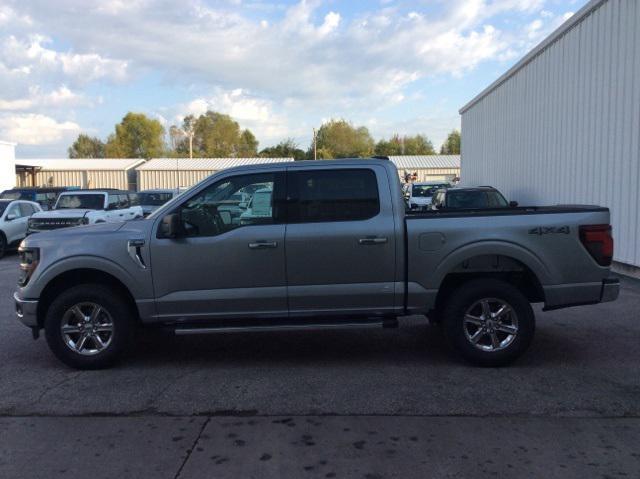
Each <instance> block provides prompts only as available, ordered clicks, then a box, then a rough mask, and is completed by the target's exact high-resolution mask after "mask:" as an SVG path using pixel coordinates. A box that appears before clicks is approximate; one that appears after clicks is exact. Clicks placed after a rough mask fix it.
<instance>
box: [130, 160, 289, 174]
mask: <svg viewBox="0 0 640 479" xmlns="http://www.w3.org/2000/svg"><path fill="white" fill-rule="evenodd" d="M285 161H293V158H152V159H150V160H149V161H147V162H146V163H145V164H144V165H141V166H140V167H138V168H137V169H138V171H145V170H155V171H161V170H170V171H175V170H176V168H177V169H180V170H196V171H197V170H200V171H218V170H224V169H227V168H233V167H234V166H246V165H263V164H268V163H282V162H285Z"/></svg>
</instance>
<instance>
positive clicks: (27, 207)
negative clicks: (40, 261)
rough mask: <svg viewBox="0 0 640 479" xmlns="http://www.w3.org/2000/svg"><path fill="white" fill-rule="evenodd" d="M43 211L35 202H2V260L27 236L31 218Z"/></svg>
mask: <svg viewBox="0 0 640 479" xmlns="http://www.w3.org/2000/svg"><path fill="white" fill-rule="evenodd" d="M39 211H42V208H41V207H40V205H39V204H38V203H36V202H35V201H24V200H0V258H2V257H3V256H4V253H5V251H6V250H7V248H9V247H12V246H16V245H18V244H19V243H20V241H22V240H23V239H24V238H25V236H27V221H28V219H29V217H30V216H31V215H32V214H34V213H37V212H39Z"/></svg>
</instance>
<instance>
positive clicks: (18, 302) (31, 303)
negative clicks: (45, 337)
mask: <svg viewBox="0 0 640 479" xmlns="http://www.w3.org/2000/svg"><path fill="white" fill-rule="evenodd" d="M13 300H14V302H15V308H16V316H17V317H18V319H19V320H20V321H21V322H22V324H24V325H25V326H28V327H29V328H37V327H38V300H32V299H22V298H20V296H19V295H18V293H13Z"/></svg>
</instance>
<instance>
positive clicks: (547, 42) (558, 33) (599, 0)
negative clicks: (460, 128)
mask: <svg viewBox="0 0 640 479" xmlns="http://www.w3.org/2000/svg"><path fill="white" fill-rule="evenodd" d="M607 1H608V0H591V1H590V2H589V3H587V4H586V5H585V6H584V7H582V8H581V9H580V10H578V11H577V12H576V13H575V14H574V15H572V16H571V18H569V19H568V20H567V21H566V22H564V23H563V24H562V25H560V26H559V27H558V28H557V29H556V30H555V31H554V32H553V33H552V34H551V35H549V36H548V37H547V38H545V39H544V40H543V41H542V42H540V43H539V44H538V45H537V46H536V47H535V48H534V49H533V50H531V51H530V52H529V53H527V54H526V55H525V56H524V57H523V58H522V59H521V60H520V61H519V62H518V63H516V64H515V65H513V66H512V67H511V68H510V69H509V70H507V72H506V73H504V74H503V75H502V76H500V77H499V78H498V79H497V80H496V81H494V82H493V83H492V84H491V85H489V86H488V87H487V88H485V89H484V90H482V92H480V93H479V94H478V95H477V96H476V97H475V98H473V100H471V101H470V102H469V103H467V104H466V105H465V106H463V107H462V108H460V111H459V113H460V114H461V115H462V114H463V113H464V112H466V111H467V110H468V109H469V108H471V107H472V106H473V105H475V104H476V103H478V102H479V101H480V100H482V99H483V98H484V97H485V96H487V95H488V94H489V93H491V92H492V91H494V90H495V89H496V88H498V87H499V86H500V85H502V84H503V83H504V82H506V81H507V80H508V79H509V78H511V77H512V76H514V75H515V74H516V73H518V72H519V71H520V70H522V69H523V68H524V67H525V66H527V65H528V64H529V63H530V62H531V61H532V60H533V59H534V58H536V57H537V56H538V55H540V53H542V52H543V51H544V50H546V49H547V48H549V47H550V46H551V45H552V44H553V43H555V42H556V41H558V40H559V39H560V38H562V37H563V36H564V35H565V34H566V33H567V32H568V31H569V30H571V29H572V28H573V27H575V26H576V25H577V24H578V23H580V22H581V21H582V20H583V19H584V18H586V17H587V16H589V15H591V13H593V12H594V11H595V10H597V9H598V8H600V6H601V5H602V4H603V3H605V2H607Z"/></svg>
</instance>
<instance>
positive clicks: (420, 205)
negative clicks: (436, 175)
mask: <svg viewBox="0 0 640 479" xmlns="http://www.w3.org/2000/svg"><path fill="white" fill-rule="evenodd" d="M450 187H451V185H450V184H449V183H447V182H446V181H426V182H423V183H409V184H408V185H407V186H406V188H405V198H406V199H407V203H408V204H409V208H411V209H427V208H428V207H429V206H430V205H431V201H432V200H433V195H434V193H435V192H436V191H438V190H439V189H441V188H450Z"/></svg>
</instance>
